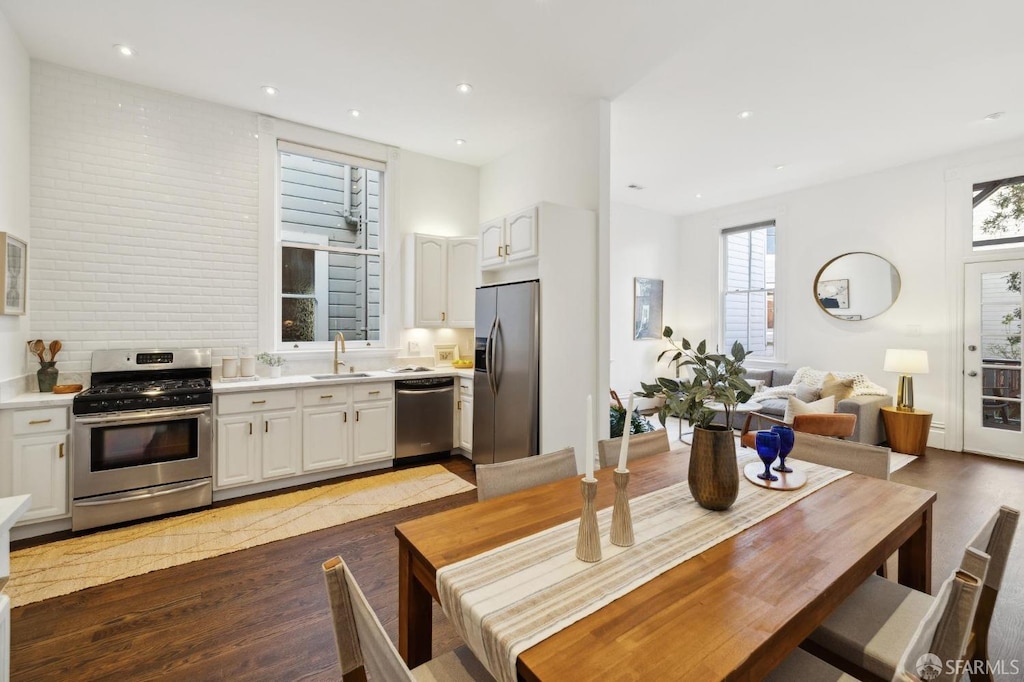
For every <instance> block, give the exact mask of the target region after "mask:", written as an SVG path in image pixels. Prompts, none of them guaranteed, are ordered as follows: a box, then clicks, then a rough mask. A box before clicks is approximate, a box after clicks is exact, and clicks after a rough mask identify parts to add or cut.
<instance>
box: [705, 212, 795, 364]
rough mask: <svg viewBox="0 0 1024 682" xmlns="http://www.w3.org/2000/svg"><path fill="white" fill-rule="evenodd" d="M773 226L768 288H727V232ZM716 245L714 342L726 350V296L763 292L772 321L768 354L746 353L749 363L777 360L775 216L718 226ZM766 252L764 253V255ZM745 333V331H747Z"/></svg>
mask: <svg viewBox="0 0 1024 682" xmlns="http://www.w3.org/2000/svg"><path fill="white" fill-rule="evenodd" d="M770 227H771V228H774V229H775V234H774V242H775V250H774V253H773V255H774V256H775V261H774V276H775V281H774V284H773V286H772V287H771V288H768V287H764V288H756V289H754V288H746V289H730V288H729V249H728V237H729V236H730V235H735V234H739V233H741V232H754V231H756V230H761V229H766V228H770ZM718 243H719V248H720V249H721V259H720V266H721V274H720V278H719V333H718V342H719V344H720V348H721V350H722V352H729V350H730V349H731V344H728V343H727V340H726V334H727V324H728V323H727V299H728V295H729V294H735V293H751V292H760V291H763V292H765V293H766V312H765V314H766V316H770V317H771V318H772V320H773V325H772V327H771V329H772V342H771V345H770V348H771V355H750V356H749V357H748V361H749V362H754V363H756V362H763V363H778V362H781V358H782V352H781V336H782V335H781V333H780V325H779V272H780V270H779V263H778V245H779V221H778V220H777V219H775V218H765V219H760V220H755V221H751V222H744V223H741V224H739V225H733V226H731V227H725V228H721V229H720V231H719V242H718ZM766 255H767V254H766ZM749 262H750V261H749V254H748V260H747V263H748V270H749ZM766 323H767V320H766ZM748 329H749V318H748ZM748 336H749V334H748ZM747 346H748V344H744V349H745V350H746V351H748V352H750V349H749V348H748V347H747Z"/></svg>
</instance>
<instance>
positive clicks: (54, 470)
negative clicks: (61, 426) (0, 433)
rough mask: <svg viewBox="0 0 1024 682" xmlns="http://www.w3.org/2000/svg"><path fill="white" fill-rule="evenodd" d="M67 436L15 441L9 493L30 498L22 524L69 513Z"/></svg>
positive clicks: (55, 435) (60, 434)
mask: <svg viewBox="0 0 1024 682" xmlns="http://www.w3.org/2000/svg"><path fill="white" fill-rule="evenodd" d="M66 449H67V433H66V432H64V431H61V432H58V433H48V434H42V435H39V436H22V437H18V438H15V439H14V444H13V448H12V455H13V460H14V461H13V465H14V466H13V470H12V472H11V479H12V480H11V492H12V494H14V495H31V496H32V502H31V505H32V506H30V507H29V508H28V511H27V512H25V515H24V516H22V517H21V521H22V522H25V521H32V520H38V519H45V518H50V517H55V516H63V515H64V514H67V513H68V458H67V457H66V454H67V453H66V452H65V450H66Z"/></svg>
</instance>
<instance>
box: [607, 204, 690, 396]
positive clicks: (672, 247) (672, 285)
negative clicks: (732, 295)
mask: <svg viewBox="0 0 1024 682" xmlns="http://www.w3.org/2000/svg"><path fill="white" fill-rule="evenodd" d="M681 244H682V237H681V232H680V229H679V226H678V225H677V224H676V219H675V218H673V217H671V216H668V215H665V214H663V213H657V212H655V211H649V210H646V209H642V208H637V207H636V206H629V205H627V204H622V203H613V204H612V205H611V253H612V254H613V256H612V258H611V263H610V279H611V305H610V323H611V387H612V388H614V389H615V390H616V391H617V392H618V393H619V397H621V398H622V401H623V403H625V402H626V399H627V396H628V395H629V393H631V392H633V391H638V390H640V382H641V381H644V382H648V383H650V382H652V381H654V380H655V379H656V378H657V377H659V376H671V375H672V374H671V370H670V368H669V365H668V364H667V363H666V362H664V361H662V362H661V363H659V362H658V361H657V360H658V354H659V353H661V351H663V350H665V349H666V348H668V347H669V346H668V344H667V343H665V342H664V341H662V340H660V339H659V340H649V339H642V340H634V339H633V278H635V277H648V278H651V279H660V280H663V281H664V319H663V321H662V324H663V325H668V326H670V327H672V329H673V330H674V331H675V332H676V337H675V338H676V339H678V338H679V333H680V332H684V331H685V330H686V327H685V319H684V318H683V317H682V316H681V315H680V313H679V312H678V311H679V308H680V304H681V302H682V300H683V299H684V298H686V297H687V295H688V294H687V291H686V289H685V288H684V287H682V286H681V282H682V281H683V279H684V277H685V270H686V269H687V268H688V267H689V261H688V259H686V258H680V256H679V252H680V248H681ZM660 333H661V329H660V328H659V329H658V334H659V335H660Z"/></svg>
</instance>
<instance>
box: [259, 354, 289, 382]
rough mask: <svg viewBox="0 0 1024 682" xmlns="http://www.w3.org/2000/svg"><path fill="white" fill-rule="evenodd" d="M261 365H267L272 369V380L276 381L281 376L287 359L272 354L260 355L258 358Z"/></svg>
mask: <svg viewBox="0 0 1024 682" xmlns="http://www.w3.org/2000/svg"><path fill="white" fill-rule="evenodd" d="M256 359H257V360H259V362H260V364H262V365H266V366H267V367H269V368H270V378H271V379H276V378H277V377H279V376H281V368H282V367H283V366H284V363H285V359H284V358H282V357H281V356H280V355H271V354H270V353H260V354H259V355H257V356H256Z"/></svg>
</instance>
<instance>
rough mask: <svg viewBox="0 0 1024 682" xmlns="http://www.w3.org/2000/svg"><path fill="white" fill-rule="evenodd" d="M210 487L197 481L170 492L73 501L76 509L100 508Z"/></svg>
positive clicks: (208, 483) (206, 482)
mask: <svg viewBox="0 0 1024 682" xmlns="http://www.w3.org/2000/svg"><path fill="white" fill-rule="evenodd" d="M206 485H210V481H208V480H206V481H199V482H198V483H190V484H189V485H183V486H181V487H180V488H173V489H171V490H160V491H158V492H141V493H133V494H131V495H125V496H124V497H118V498H117V499H113V500H93V501H88V500H81V501H80V500H75V506H76V507H102V506H104V505H108V504H119V503H121V502H127V501H129V500H141V499H143V498H146V499H149V498H153V497H163V496H164V495H173V494H175V493H181V492H184V491H186V490H194V489H195V488H202V487H203V486H206Z"/></svg>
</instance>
